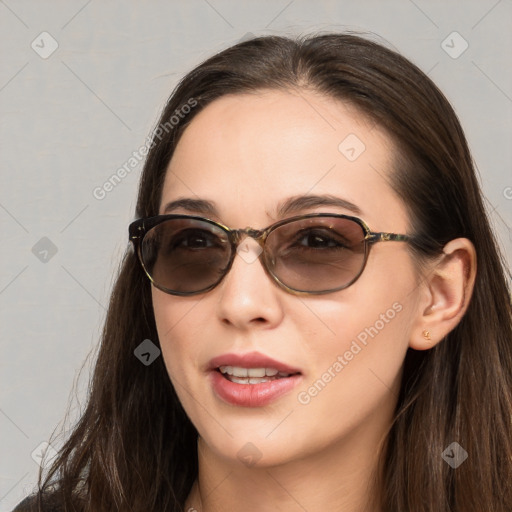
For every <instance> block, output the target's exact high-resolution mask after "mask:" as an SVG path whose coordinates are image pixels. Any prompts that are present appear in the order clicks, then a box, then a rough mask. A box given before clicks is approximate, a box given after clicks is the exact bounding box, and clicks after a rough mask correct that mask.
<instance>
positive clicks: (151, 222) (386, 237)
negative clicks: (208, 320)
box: [128, 213, 411, 296]
mask: <svg viewBox="0 0 512 512" xmlns="http://www.w3.org/2000/svg"><path fill="white" fill-rule="evenodd" d="M316 217H335V218H342V219H347V220H351V221H353V222H355V223H357V224H358V225H359V226H360V227H361V229H362V231H363V233H364V235H365V236H364V238H363V240H362V242H364V261H363V264H362V266H361V270H360V271H359V272H358V274H357V275H356V276H355V277H354V278H353V279H352V280H351V281H350V282H349V283H347V284H345V285H343V286H341V287H338V288H332V289H329V290H322V291H314V292H308V291H304V290H297V289H295V288H291V287H289V286H287V285H286V284H284V283H283V282H282V281H281V280H280V279H279V278H278V277H277V276H275V275H274V274H273V273H272V272H271V271H270V269H269V268H268V267H267V265H266V261H265V258H264V257H262V256H264V255H265V241H266V239H267V237H268V235H269V234H270V233H271V232H272V231H274V230H275V229H277V228H278V227H280V226H283V225H284V224H289V223H290V222H295V221H299V220H303V219H309V218H316ZM171 219H190V220H199V221H203V222H207V223H209V224H213V225H214V226H216V227H218V228H220V229H222V230H223V231H224V232H225V233H226V235H227V237H228V240H229V242H230V246H231V255H230V259H229V263H228V265H227V266H226V271H225V272H224V274H223V275H222V276H221V277H220V279H219V280H218V281H217V282H216V283H214V284H212V285H210V286H208V287H207V288H203V289H202V290H199V291H195V292H178V291H174V290H170V289H168V288H165V287H163V286H160V285H158V284H157V283H155V281H154V280H153V278H152V277H151V275H150V274H149V272H148V270H147V269H146V266H145V265H144V261H143V259H142V253H141V247H142V241H143V240H144V237H145V236H146V234H147V233H148V232H149V231H150V230H151V229H153V228H154V227H155V226H158V225H159V224H161V223H162V222H165V221H167V220H171ZM128 231H129V240H130V241H131V242H132V243H133V246H134V249H135V252H136V253H137V257H138V260H139V262H140V264H141V265H142V268H143V269H144V272H145V274H146V275H147V276H148V277H149V279H150V281H151V282H152V283H153V285H154V286H155V287H156V288H158V289H159V290H161V291H163V292H165V293H168V294H170V295H180V296H191V295H198V294H200V293H206V292H208V291H210V290H212V289H213V288H215V287H216V286H217V285H218V284H219V283H220V282H221V281H222V280H223V279H224V278H225V277H226V275H227V274H228V273H229V271H230V270H231V267H232V265H233V261H234V259H235V256H236V254H237V248H238V245H239V244H240V242H241V241H242V236H243V235H248V236H250V237H251V238H253V239H254V240H255V241H256V242H257V243H258V244H259V246H260V247H261V249H262V252H261V254H260V255H259V256H258V259H259V260H260V262H261V264H262V266H263V268H264V269H265V271H266V273H267V274H268V275H269V276H270V277H271V278H272V280H273V281H275V282H276V283H277V284H278V285H279V286H280V287H281V288H283V289H284V290H286V291H287V292H289V293H291V294H293V295H323V294H326V293H333V292H336V291H339V290H344V289H345V288H348V287H349V286H350V285H352V284H353V283H354V282H355V281H356V280H357V279H358V278H359V277H360V276H361V274H362V273H363V270H364V268H365V267H366V262H367V261H368V255H369V248H370V246H371V245H372V244H374V243H377V242H390V241H394V242H408V241H410V240H411V237H410V236H409V235H404V234H398V233H386V232H381V233H378V232H374V231H372V230H371V229H370V228H369V227H368V225H367V224H366V222H364V221H363V220H362V219H360V218H358V217H352V216H350V215H344V214H341V213H308V214H304V215H297V216H294V217H289V218H287V219H283V220H280V221H278V222H276V223H274V224H272V225H270V226H268V227H266V228H264V229H253V228H251V227H246V228H245V229H231V228H229V227H228V226H225V225H224V224H221V223H220V222H217V221H215V220H212V219H208V218H206V217H200V216H196V215H185V214H166V215H156V216H154V217H146V218H142V219H138V220H136V221H134V222H132V223H131V224H130V226H129V228H128Z"/></svg>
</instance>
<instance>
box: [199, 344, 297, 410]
mask: <svg viewBox="0 0 512 512" xmlns="http://www.w3.org/2000/svg"><path fill="white" fill-rule="evenodd" d="M207 370H208V372H209V374H210V377H211V380H210V382H211V385H212V389H213V391H214V392H215V394H216V395H217V397H219V398H220V399H221V400H223V401H224V402H227V403H229V404H230V405H236V406H242V407H262V406H265V405H267V404H269V403H271V402H274V401H276V400H277V399H278V398H279V397H281V396H283V395H285V394H287V393H289V392H290V391H291V390H292V389H293V388H295V386H297V385H298V384H299V382H300V381H301V380H302V378H303V375H302V372H301V371H300V370H299V369H298V368H293V367H291V366H288V365H287V364H284V363H282V362H280V361H277V360H275V359H272V358H270V357H267V356H265V355H263V354H260V353H258V352H251V353H248V354H224V355H222V356H218V357H216V358H214V359H212V360H211V361H210V364H209V366H208V368H207Z"/></svg>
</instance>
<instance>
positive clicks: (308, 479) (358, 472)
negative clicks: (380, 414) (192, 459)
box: [185, 431, 382, 512]
mask: <svg viewBox="0 0 512 512" xmlns="http://www.w3.org/2000/svg"><path fill="white" fill-rule="evenodd" d="M364 434H365V433H363V432H361V431H358V432H353V433H352V435H350V436H346V437H344V438H343V439H341V440H339V441H338V442H337V443H336V444H334V445H333V444H329V445H328V446H326V447H325V449H324V450H321V451H319V452H316V453H314V454H312V455H305V456H303V457H302V458H300V459H294V460H292V461H288V462H285V463H283V464H280V465H278V466H268V467H258V466H256V465H255V466H253V467H247V466H244V465H243V464H242V463H240V461H238V460H237V461H233V460H229V459H225V458H222V457H221V456H219V455H218V454H216V453H213V452H212V451H211V450H210V448H209V447H208V446H207V445H206V443H205V442H204V441H203V439H202V438H199V440H198V456H199V474H198V479H197V481H196V482H195V484H194V486H193V488H192V490H191V493H190V495H189V498H188V500H187V503H186V507H185V511H187V512H195V511H197V512H220V511H226V510H244V511H246V512H258V511H262V510H273V511H286V512H292V511H297V512H303V511H305V510H306V511H307V512H320V511H321V512H325V510H340V511H343V512H381V509H380V507H379V505H378V501H379V499H378V498H379V493H380V489H379V483H378V482H379V481H380V478H381V474H382V467H381V464H380V459H379V454H380V450H381V449H382V438H377V437H375V438H374V439H373V440H370V439H368V436H367V435H364ZM369 441H370V442H369ZM371 441H373V442H371Z"/></svg>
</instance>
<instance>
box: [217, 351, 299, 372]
mask: <svg viewBox="0 0 512 512" xmlns="http://www.w3.org/2000/svg"><path fill="white" fill-rule="evenodd" d="M219 366H238V367H241V368H275V369H276V370H278V371H280V372H283V373H288V374H292V373H301V372H300V370H299V369H298V368H294V367H292V366H289V365H287V364H285V363H282V362H281V361H277V360H276V359H272V358H271V357H268V356H266V355H264V354H260V353H259V352H248V353H246V354H222V355H220V356H217V357H214V358H213V359H211V360H210V362H209V363H208V370H217V369H218V368H219Z"/></svg>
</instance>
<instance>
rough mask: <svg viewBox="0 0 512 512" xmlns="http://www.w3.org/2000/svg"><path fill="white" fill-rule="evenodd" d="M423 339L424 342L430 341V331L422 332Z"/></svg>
mask: <svg viewBox="0 0 512 512" xmlns="http://www.w3.org/2000/svg"><path fill="white" fill-rule="evenodd" d="M423 337H424V338H425V339H426V340H430V339H431V338H430V331H423Z"/></svg>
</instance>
